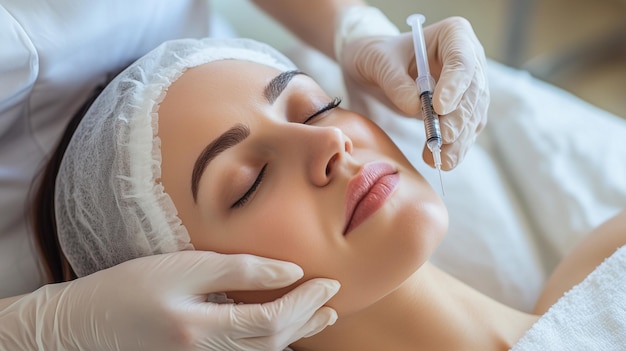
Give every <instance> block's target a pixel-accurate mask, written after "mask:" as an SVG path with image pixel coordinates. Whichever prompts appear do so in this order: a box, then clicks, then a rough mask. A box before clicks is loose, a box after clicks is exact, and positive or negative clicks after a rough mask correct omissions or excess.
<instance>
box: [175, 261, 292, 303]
mask: <svg viewBox="0 0 626 351" xmlns="http://www.w3.org/2000/svg"><path fill="white" fill-rule="evenodd" d="M174 255H176V256H172V257H173V258H175V260H171V261H170V262H169V263H168V270H169V271H170V272H172V273H173V274H175V275H178V276H179V277H180V283H179V286H180V287H181V288H184V289H185V290H186V291H187V292H188V293H193V294H206V293H211V292H222V291H239V290H265V289H278V288H283V287H286V286H288V285H291V284H293V283H294V282H296V281H297V280H298V279H300V278H302V276H303V275H304V273H303V271H302V269H301V268H300V267H299V266H297V265H296V264H294V263H290V262H285V261H279V260H273V259H269V258H264V257H259V256H253V255H246V254H236V255H224V254H219V253H216V252H208V251H182V252H178V253H175V254H174Z"/></svg>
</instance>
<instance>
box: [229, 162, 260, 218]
mask: <svg viewBox="0 0 626 351" xmlns="http://www.w3.org/2000/svg"><path fill="white" fill-rule="evenodd" d="M266 168H267V163H266V164H265V165H264V166H263V168H261V171H260V172H259V175H257V177H256V179H255V180H254V183H252V186H250V188H249V189H248V191H246V193H245V194H243V196H242V197H240V198H239V200H237V201H235V203H234V204H232V205H231V206H230V208H239V207H242V206H243V205H245V204H246V203H247V202H248V200H250V198H251V197H252V195H254V192H255V191H256V190H257V188H258V187H259V185H260V184H261V182H263V178H264V177H265V169H266Z"/></svg>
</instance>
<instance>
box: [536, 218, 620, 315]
mask: <svg viewBox="0 0 626 351" xmlns="http://www.w3.org/2000/svg"><path fill="white" fill-rule="evenodd" d="M624 245H626V211H622V212H620V213H619V214H617V215H616V216H615V217H613V218H611V219H609V220H608V221H606V222H604V223H603V224H602V225H601V226H599V227H598V228H596V229H594V230H593V231H592V232H591V233H590V234H589V235H587V236H585V237H584V238H583V239H582V240H581V241H580V242H579V243H578V244H577V245H576V246H575V247H574V249H573V250H572V251H571V252H570V253H569V254H568V255H567V256H565V258H564V259H563V260H562V261H561V262H560V263H559V265H558V266H557V267H556V269H555V271H554V273H553V274H552V276H551V277H550V278H549V279H548V281H547V283H546V285H545V287H544V290H543V293H542V294H541V296H540V297H539V300H538V301H537V304H536V305H535V310H534V312H535V313H539V314H543V313H545V312H546V311H547V310H548V308H549V307H550V306H552V305H553V304H554V303H555V302H556V301H557V300H558V299H559V298H560V297H561V296H562V295H563V294H564V293H565V292H566V291H568V290H569V289H571V288H572V287H573V286H574V285H576V284H578V283H580V282H581V281H583V280H584V279H585V277H587V276H588V275H589V274H590V273H591V272H592V271H593V270H594V269H595V268H596V267H597V266H598V265H599V264H601V263H602V261H604V259H606V258H608V257H609V256H611V255H612V254H613V253H614V252H615V250H617V249H618V248H620V247H622V246H624Z"/></svg>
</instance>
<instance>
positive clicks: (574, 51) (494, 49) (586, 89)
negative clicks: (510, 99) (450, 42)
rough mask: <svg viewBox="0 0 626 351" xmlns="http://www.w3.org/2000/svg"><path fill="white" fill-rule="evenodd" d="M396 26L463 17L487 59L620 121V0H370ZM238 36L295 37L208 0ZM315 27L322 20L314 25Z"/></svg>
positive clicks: (252, 11)
mask: <svg viewBox="0 0 626 351" xmlns="http://www.w3.org/2000/svg"><path fill="white" fill-rule="evenodd" d="M368 3H370V4H371V5H373V6H376V7H378V8H380V9H381V10H382V11H383V12H384V13H385V14H386V15H387V16H388V17H389V19H390V20H391V21H392V22H394V23H395V24H396V25H397V26H398V28H400V30H401V31H408V30H409V27H408V26H407V25H406V22H405V20H406V17H407V16H408V15H409V14H411V13H416V12H419V13H423V14H424V15H426V25H428V24H429V23H433V22H436V21H439V20H441V19H443V18H446V17H449V16H463V17H465V18H467V19H468V20H470V22H471V23H472V25H473V27H474V31H475V32H476V34H477V36H478V38H479V39H480V41H481V42H482V44H483V46H484V48H485V52H486V54H487V57H488V58H490V59H492V60H495V61H498V62H501V63H504V64H506V65H508V66H511V67H516V68H520V69H524V70H528V71H529V72H530V73H531V74H533V75H534V76H535V77H537V78H540V79H542V80H545V81H547V82H549V83H552V84H554V85H556V86H558V87H561V88H563V89H565V90H567V91H569V92H571V93H573V94H575V95H577V96H579V97H580V98H582V99H584V100H586V101H588V102H590V103H592V104H594V105H596V106H598V107H600V108H602V109H605V110H607V111H609V112H611V113H614V114H616V115H618V116H621V117H624V118H626V0H596V1H589V0H543V1H538V0H472V1H469V0H467V1H459V0H456V1H455V0H436V1H435V0H431V1H407V0H369V1H368ZM212 6H213V7H214V10H215V11H216V12H218V13H220V14H222V15H223V16H224V17H226V18H227V19H228V20H229V21H230V22H231V23H233V24H234V25H235V28H236V30H237V31H238V33H239V35H241V36H244V37H249V38H254V39H259V40H262V41H265V42H268V43H269V44H271V45H273V46H274V47H276V48H278V49H281V50H282V49H285V48H288V47H291V46H293V44H294V42H295V41H296V39H295V38H294V37H293V36H291V35H290V34H289V33H287V32H286V31H285V30H284V29H282V27H280V25H278V24H277V23H276V22H274V21H273V20H271V19H270V18H268V17H267V16H265V15H264V14H262V13H261V12H260V11H258V10H257V9H256V7H255V6H254V5H253V4H252V3H251V2H250V1H248V0H218V1H213V5H212ZM320 25H324V24H323V23H321V24H320Z"/></svg>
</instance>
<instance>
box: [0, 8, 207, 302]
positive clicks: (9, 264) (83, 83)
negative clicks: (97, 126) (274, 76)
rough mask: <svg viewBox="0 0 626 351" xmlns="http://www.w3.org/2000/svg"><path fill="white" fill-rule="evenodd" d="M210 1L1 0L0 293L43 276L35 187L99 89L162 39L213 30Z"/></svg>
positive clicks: (32, 285) (24, 287)
mask: <svg viewBox="0 0 626 351" xmlns="http://www.w3.org/2000/svg"><path fill="white" fill-rule="evenodd" d="M209 8H210V6H209V3H208V1H207V0H176V1H171V0H134V1H127V0H100V1H82V0H47V1H46V0H0V48H2V49H1V50H0V213H1V214H2V215H1V216H0V282H1V283H0V298H1V297H5V296H12V295H16V294H20V293H25V292H29V291H32V290H34V289H36V288H37V287H39V286H40V285H41V284H42V282H43V277H42V275H41V274H40V272H39V268H38V267H39V260H38V253H37V251H36V249H35V246H34V245H33V243H34V240H33V238H32V233H31V231H30V230H29V225H28V223H27V219H26V215H27V206H28V201H27V196H28V192H29V189H30V186H31V182H32V179H33V177H34V175H35V174H36V172H37V171H38V170H39V169H40V168H41V166H42V165H43V164H44V161H45V158H46V155H47V154H48V153H49V152H51V151H52V150H53V148H54V146H55V144H56V142H57V139H58V138H59V137H60V135H61V133H62V132H63V130H64V128H65V125H66V123H67V121H68V120H69V119H70V118H71V117H72V115H73V114H74V113H75V111H76V110H77V109H78V107H80V106H81V104H82V103H83V101H84V100H85V99H86V97H87V96H89V95H90V93H91V91H92V90H93V89H94V88H95V87H96V86H97V85H98V84H100V83H102V82H103V81H105V79H106V77H107V75H108V74H111V73H114V72H118V71H119V70H120V69H122V68H124V67H125V66H126V65H128V64H129V63H131V62H132V61H134V60H135V59H137V58H138V57H140V56H142V55H144V54H145V53H146V52H148V51H149V50H151V49H152V48H154V47H156V46H157V45H159V44H160V43H161V42H163V41H165V40H170V39H176V38H182V37H205V36H209V35H210V34H211V33H210V31H211V28H212V26H211V21H210V16H209V12H210V11H209Z"/></svg>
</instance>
